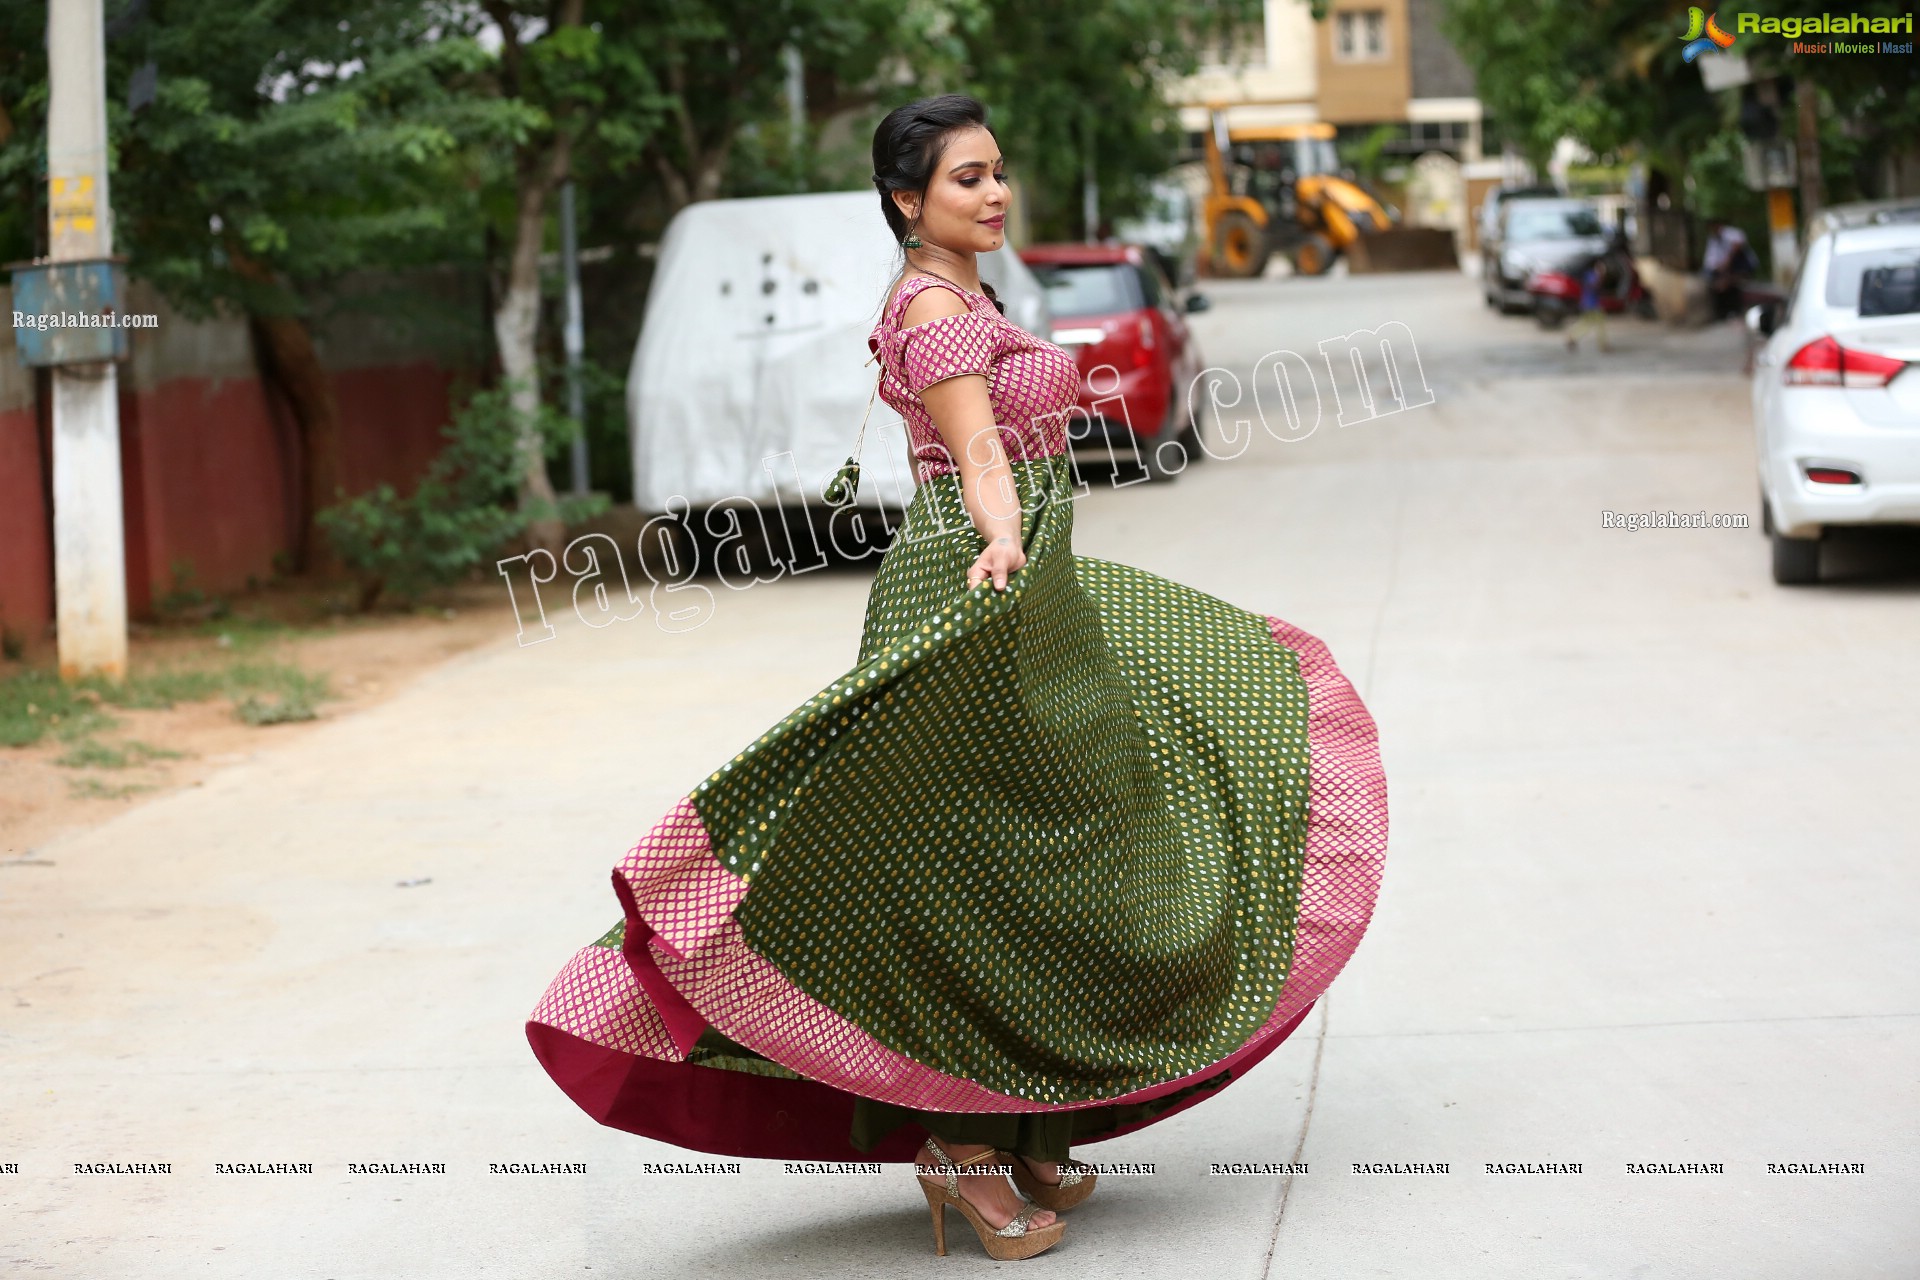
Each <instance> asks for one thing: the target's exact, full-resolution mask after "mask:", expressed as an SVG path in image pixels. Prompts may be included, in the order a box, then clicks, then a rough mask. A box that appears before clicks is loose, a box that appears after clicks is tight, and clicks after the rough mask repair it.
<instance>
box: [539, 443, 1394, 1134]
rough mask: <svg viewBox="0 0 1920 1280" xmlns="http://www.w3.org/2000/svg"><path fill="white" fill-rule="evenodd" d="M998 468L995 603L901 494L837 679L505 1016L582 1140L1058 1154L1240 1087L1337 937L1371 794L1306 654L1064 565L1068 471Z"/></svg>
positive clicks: (1143, 586)
mask: <svg viewBox="0 0 1920 1280" xmlns="http://www.w3.org/2000/svg"><path fill="white" fill-rule="evenodd" d="M1013 474H1014V484H1015V486H1016V489H1017V491H1018V496H1019V499H1020V505H1021V510H1022V518H1021V540H1022V545H1023V546H1024V547H1025V549H1026V552H1027V557H1028V559H1027V564H1026V566H1025V567H1024V568H1022V569H1020V570H1019V571H1017V572H1016V573H1014V574H1013V575H1012V577H1011V578H1010V580H1009V586H1008V589H1007V590H1006V591H1004V592H1002V591H996V590H995V589H994V588H993V586H992V584H991V583H990V582H988V583H983V584H981V585H980V586H978V587H975V588H973V589H971V590H969V589H968V588H967V586H966V576H967V571H968V568H969V566H971V564H972V563H973V561H974V560H975V559H976V558H977V557H978V555H979V553H980V550H981V549H982V548H983V547H984V545H985V542H984V540H983V539H982V538H981V537H980V535H979V534H978V532H977V531H976V530H975V529H974V527H973V525H972V522H971V520H970V519H969V518H968V516H967V513H966V509H965V505H964V503H963V502H962V500H961V497H960V492H959V486H958V483H957V482H956V481H955V480H954V479H953V478H952V477H946V478H936V479H932V480H929V481H927V482H925V483H923V484H921V485H920V486H919V488H918V489H917V490H916V491H915V494H914V496H913V499H912V502H911V504H910V505H909V507H908V509H907V512H906V515H905V519H904V522H903V525H902V527H901V528H900V530H899V531H898V533H897V534H896V536H895V538H894V540H893V542H892V544H891V546H890V547H889V549H888V551H887V553H886V555H885V556H884V557H883V558H882V561H881V564H880V566H879V570H878V572H877V574H876V576H875V579H874V583H873V587H872V591H871V593H870V595H869V598H868V603H867V609H866V618H865V626H864V628H863V631H862V635H861V643H860V649H859V655H858V658H857V661H856V662H855V664H854V666H853V667H852V668H851V669H850V670H849V671H848V672H847V673H846V674H845V675H844V676H843V677H842V678H840V679H838V680H836V681H834V682H833V683H832V684H830V685H829V686H828V687H827V688H826V689H823V690H821V691H820V692H819V693H818V694H816V695H815V696H814V697H812V698H810V699H808V700H807V701H806V702H805V703H803V704H802V705H801V706H799V707H798V708H796V709H795V710H794V711H793V712H792V713H790V714H789V715H788V716H786V717H785V718H784V719H782V720H781V721H780V723H778V724H777V725H775V726H773V727H772V728H771V729H769V730H768V731H767V732H766V733H764V734H762V735H761V736H760V737H759V738H758V739H757V740H756V741H755V742H753V743H751V744H750V745H749V746H747V748H746V749H745V750H743V751H742V752H740V753H739V754H738V755H736V756H735V757H734V758H733V759H732V760H731V761H728V762H726V763H724V764H723V765H721V767H720V768H719V769H717V770H715V771H714V772H713V773H712V774H711V775H709V776H708V777H707V778H706V780H705V781H703V782H702V783H700V784H699V786H698V787H696V788H695V789H694V790H693V791H692V792H690V793H689V794H688V796H687V797H686V799H685V800H684V801H683V802H682V803H681V804H680V805H679V806H676V808H675V809H674V810H673V811H672V812H670V813H669V814H668V815H667V816H666V817H665V818H663V819H661V821H660V822H659V823H658V824H657V825H656V826H655V827H654V828H653V830H652V831H651V832H650V833H649V834H648V836H647V837H646V838H644V839H643V840H642V841H641V842H640V845H639V846H637V847H636V848H635V849H634V850H633V851H632V852H630V853H629V855H628V857H627V859H626V860H625V861H624V862H623V863H622V864H621V865H620V866H619V867H617V868H616V869H615V874H614V886H615V890H616V894H617V896H618V897H619V898H620V901H621V903H622V907H623V919H622V921H621V922H620V924H618V925H616V926H615V927H614V928H613V929H612V930H611V931H609V932H608V933H607V934H605V935H604V936H603V937H602V938H600V939H599V940H598V941H597V942H596V943H595V944H593V946H591V947H589V948H586V949H585V950H584V951H583V952H582V953H581V954H580V955H577V956H576V958H575V961H574V963H573V964H571V965H570V966H569V967H568V968H567V969H566V970H564V971H563V972H562V974H561V975H560V976H559V977H557V978H556V979H554V981H553V983H552V984H551V985H550V987H549V990H548V993H547V996H546V997H545V998H544V999H543V1001H542V1003H541V1005H540V1006H539V1007H538V1008H537V1009H536V1010H535V1012H534V1015H533V1016H532V1018H530V1020H529V1025H528V1031H529V1035H530V1037H531V1038H532V1040H533V1043H534V1048H535V1051H536V1053H538V1054H539V1055H540V1056H541V1060H542V1062H543V1064H544V1065H546V1067H547V1069H548V1070H549V1072H550V1073H552V1074H553V1075H554V1076H555V1079H556V1080H557V1081H558V1082H559V1083H560V1084H561V1085H562V1087H563V1088H565V1089H567V1091H568V1092H569V1094H570V1095H571V1096H573V1097H574V1098H575V1100H576V1101H579V1102H580V1103H581V1105H582V1106H584V1107H586V1108H587V1109H588V1110H589V1111H590V1112H591V1113H593V1114H595V1115H596V1117H597V1118H599V1119H601V1120H602V1121H603V1122H604V1123H608V1124H613V1125H616V1126H618V1127H622V1128H626V1129H629V1130H632V1131H634V1132H640V1133H648V1134H651V1135H653V1136H659V1137H665V1138H667V1139H668V1140H670V1141H674V1142H676V1143H679V1144H680V1145H686V1146H692V1147H695V1148H696V1149H701V1150H710V1151H722V1150H725V1151H731V1152H734V1153H745V1154H774V1153H776V1152H779V1153H811V1154H815V1155H821V1156H824V1155H826V1154H827V1153H829V1152H832V1153H839V1154H854V1153H861V1154H869V1155H870V1154H871V1153H873V1152H876V1151H883V1152H884V1153H885V1155H886V1158H892V1159H910V1158H912V1156H911V1151H912V1148H913V1147H914V1146H917V1143H918V1136H917V1135H916V1134H915V1133H914V1132H913V1129H914V1128H915V1127H916V1126H917V1128H919V1129H924V1130H927V1131H930V1132H934V1133H935V1134H936V1135H937V1136H944V1137H948V1138H950V1139H951V1140H953V1141H984V1142H993V1143H994V1144H995V1145H1000V1146H1005V1147H1008V1148H1010V1149H1013V1150H1016V1151H1019V1152H1020V1153H1021V1154H1026V1155H1030V1156H1032V1157H1033V1158H1035V1159H1042V1160H1048V1159H1060V1158H1062V1157H1063V1156H1064V1154H1065V1148H1066V1146H1067V1145H1068V1144H1069V1143H1070V1142H1083V1141H1090V1140H1095V1139H1097V1138H1100V1137H1107V1136H1112V1135H1113V1134H1116V1133H1120V1132H1126V1131H1129V1130H1131V1129H1135V1128H1138V1127H1140V1126H1141V1125H1143V1124H1147V1123H1151V1122H1153V1121H1154V1120H1156V1119H1158V1118H1161V1117H1163V1116H1165V1115H1170V1114H1173V1113H1174V1112H1176V1111H1178V1110H1181V1109H1184V1107H1186V1106H1190V1105H1193V1104H1194V1103H1196V1102H1198V1101H1201V1100H1204V1099H1205V1098H1206V1097H1208V1096H1211V1094H1213V1093H1215V1092H1217V1091H1218V1089H1219V1088H1220V1087H1222V1086H1223V1085H1224V1084H1226V1083H1227V1082H1228V1081H1230V1080H1232V1079H1234V1078H1237V1077H1238V1075H1240V1074H1244V1071H1245V1068H1246V1067H1248V1066H1250V1065H1251V1064H1252V1063H1253V1062H1254V1061H1257V1060H1258V1058H1259V1057H1260V1056H1262V1055H1264V1053H1266V1052H1268V1051H1270V1050H1271V1049H1272V1048H1273V1046H1274V1045H1275V1044H1277V1043H1278V1042H1279V1041H1280V1040H1281V1039H1284V1037H1285V1035H1286V1033H1287V1032H1289V1031H1290V1030H1291V1029H1292V1028H1293V1027H1294V1026H1296V1025H1297V1024H1298V1023H1299V1021H1300V1019H1301V1018H1302V1017H1303V1016H1304V1014H1305V1012H1306V1009H1307V1007H1308V1006H1309V1005H1310V1004H1311V1003H1312V1001H1313V1000H1314V999H1315V998H1317V996H1318V995H1319V994H1320V992H1321V991H1323V990H1324V989H1325V987H1326V985H1327V983H1328V982H1330V981H1331V980H1332V978H1333V976H1334V974H1335V973H1337V972H1338V970H1339V968H1340V966H1341V964H1343V963H1344V961H1345V959H1346V957H1347V955H1348V954H1350V953H1351V951H1352V948H1353V945H1354V944H1355V943H1357V941H1358V938H1359V934H1360V932H1361V931H1362V930H1363V929H1364V927H1365V924H1366V919H1367V917H1368V915H1369V914H1370V912H1371V907H1372V903H1373V900H1374V895H1375V893H1376V892H1377V887H1378V882H1379V871H1380V862H1381V858H1382V857H1383V855H1384V848H1385V786H1384V780H1383V779H1382V778H1381V777H1380V772H1379V757H1378V750H1377V744H1376V742H1375V739H1374V736H1373V727H1372V722H1371V720H1369V719H1368V718H1367V716H1366V712H1365V710H1364V708H1363V707H1361V705H1360V703H1359V700H1358V698H1357V697H1355V696H1354V695H1353V691H1352V688H1351V686H1350V685H1349V684H1348V683H1347V682H1346V681H1345V680H1344V678H1342V677H1341V676H1340V674H1339V672H1338V669H1337V668H1336V667H1334V666H1333V663H1332V661H1331V658H1330V657H1328V656H1327V655H1326V653H1325V649H1324V646H1321V645H1320V644H1319V642H1318V641H1316V640H1313V639H1312V637H1310V636H1306V635H1305V634H1304V633H1301V632H1298V631H1297V630H1295V629H1293V628H1291V627H1289V626H1287V624H1285V623H1282V622H1281V621H1280V620H1279V619H1277V618H1273V617H1271V616H1268V615H1262V614H1257V613H1252V612H1249V611H1247V610H1245V609H1242V608H1239V607H1237V606H1234V605H1231V604H1228V603H1227V602H1225V601H1223V600H1220V599H1217V598H1215V597H1213V596H1210V595H1207V594H1205V593H1203V592H1200V591H1196V590H1193V589H1192V588H1188V587H1185V586H1182V585H1180V584H1178V583H1175V582H1172V581H1169V580H1167V579H1165V578H1161V577H1158V576H1156V575H1154V574H1151V573H1147V572H1145V571H1143V570H1140V569H1135V568H1132V567H1130V566H1127V565H1123V564H1118V563H1115V562H1112V561H1108V560H1103V559H1099V558H1096V557H1091V556H1082V555H1078V554H1076V553H1075V552H1074V551H1073V549H1072V530H1073V513H1074V503H1073V500H1072V499H1073V496H1074V487H1075V483H1076V480H1075V476H1074V474H1073V471H1072V467H1071V464H1070V463H1069V461H1068V459H1067V458H1066V457H1065V456H1058V457H1052V458H1043V459H1039V460H1036V461H1033V462H1027V463H1020V462H1016V463H1015V466H1014V471H1013ZM1316 822H1317V825H1316ZM1303 890H1304V893H1303ZM1303 938H1304V939H1305V941H1306V945H1307V950H1308V953H1309V954H1307V955H1306V956H1305V957H1304V958H1305V960H1306V961H1307V963H1306V964H1304V965H1302V964H1301V963H1299V961H1300V960H1301V959H1302V957H1300V956H1298V955H1297V954H1296V952H1297V951H1298V949H1299V948H1300V946H1301V943H1302V940H1303ZM691 1072H701V1073H705V1074H701V1075H690V1074H689V1073H691ZM721 1076H724V1077H726V1079H724V1080H720V1079H717V1078H716V1077H721ZM796 1109H798V1111H800V1112H804V1113H805V1114H806V1116H807V1117H811V1118H810V1119H809V1118H801V1119H796V1118H795V1117H796ZM723 1111H724V1112H725V1113H726V1115H724V1116H722V1115H720V1114H718V1113H720V1112H723ZM908 1122H911V1124H909V1123H908ZM829 1127H831V1128H832V1129H833V1130H835V1132H833V1133H831V1134H829V1133H828V1132H827V1130H828V1128H829Z"/></svg>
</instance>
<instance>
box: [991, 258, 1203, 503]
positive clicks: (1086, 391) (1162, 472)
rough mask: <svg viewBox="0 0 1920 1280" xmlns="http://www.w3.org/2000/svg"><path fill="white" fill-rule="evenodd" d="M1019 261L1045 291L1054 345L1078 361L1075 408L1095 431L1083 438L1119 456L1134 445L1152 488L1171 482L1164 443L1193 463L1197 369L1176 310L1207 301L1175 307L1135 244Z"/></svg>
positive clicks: (1169, 289)
mask: <svg viewBox="0 0 1920 1280" xmlns="http://www.w3.org/2000/svg"><path fill="white" fill-rule="evenodd" d="M1020 260H1021V261H1022V262H1024V263H1026V264H1027V266H1028V268H1029V269H1031V270H1032V272H1033V274H1034V275H1035V277H1037V278H1038V279H1039V281H1040V283H1041V285H1042V286H1043V287H1045V289H1046V291H1047V294H1046V296H1047V303H1048V305H1049V307H1051V309H1052V311H1053V341H1054V342H1055V343H1057V344H1058V345H1060V346H1062V347H1065V348H1066V349H1067V350H1068V351H1071V352H1073V353H1074V356H1075V358H1076V359H1077V360H1078V361H1079V363H1080V407H1081V408H1082V409H1084V410H1086V412H1087V415H1088V417H1089V418H1090V420H1091V423H1092V429H1091V434H1089V435H1088V436H1087V437H1086V440H1087V441H1106V442H1108V444H1109V446H1110V447H1111V448H1113V449H1114V450H1115V451H1116V457H1120V458H1124V457H1125V451H1126V450H1127V449H1128V448H1129V447H1130V446H1131V445H1132V443H1133V442H1134V441H1136V440H1137V441H1138V444H1139V450H1140V460H1141V462H1143V463H1144V464H1145V466H1146V470H1147V474H1148V475H1149V476H1150V477H1152V478H1153V479H1155V480H1165V479H1169V478H1171V477H1172V476H1173V475H1175V474H1177V471H1176V470H1173V469H1169V467H1168V466H1167V461H1168V460H1167V459H1163V458H1162V457H1161V454H1160V449H1159V446H1160V445H1161V444H1162V443H1163V442H1165V441H1167V440H1178V441H1180V443H1181V444H1182V446H1183V447H1184V448H1185V449H1186V453H1187V460H1188V462H1193V461H1196V460H1197V459H1198V457H1199V454H1200V448H1199V441H1198V437H1197V434H1196V431H1195V427H1194V423H1193V420H1192V418H1191V417H1190V415H1189V411H1188V405H1187V389H1188V388H1189V387H1190V386H1192V385H1193V381H1194V379H1195V378H1197V377H1198V376H1199V375H1200V370H1201V369H1202V368H1203V367H1204V365H1203V363H1202V361H1201V359H1200V352H1199V349H1198V348H1197V347H1196V346H1195V344H1194V341H1193V334H1192V332H1191V331H1190V330H1189V329H1188V328H1187V321H1186V316H1185V315H1184V314H1183V312H1191V311H1204V310H1206V309H1207V306H1208V302H1207V299H1206V298H1205V297H1204V296H1202V295H1200V294H1197V293H1193V294H1188V295H1187V299H1186V303H1185V305H1184V306H1181V305H1179V304H1177V303H1176V300H1175V290H1174V286H1173V283H1172V282H1171V281H1170V280H1169V279H1168V278H1167V273H1166V271H1165V270H1164V269H1163V268H1162V266H1161V265H1160V260H1159V257H1158V255H1156V254H1155V253H1154V252H1152V251H1151V250H1149V249H1145V248H1142V247H1141V246H1139V245H1132V244H1038V245H1032V246H1030V247H1028V248H1026V249H1022V250H1021V251H1020ZM1072 430H1073V431H1076V432H1077V431H1084V430H1086V428H1084V427H1081V426H1078V425H1075V426H1073V427H1072ZM1073 443H1075V444H1080V443H1082V440H1081V439H1080V438H1078V437H1076V438H1075V439H1074V441H1073ZM1168 452H1169V454H1171V452H1172V451H1171V450H1169V451H1168Z"/></svg>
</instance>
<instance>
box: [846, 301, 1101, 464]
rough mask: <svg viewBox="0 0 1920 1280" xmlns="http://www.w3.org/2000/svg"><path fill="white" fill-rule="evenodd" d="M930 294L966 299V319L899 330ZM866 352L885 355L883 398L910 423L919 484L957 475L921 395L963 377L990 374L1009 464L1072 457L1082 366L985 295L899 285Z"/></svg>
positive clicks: (950, 318)
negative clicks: (1072, 420)
mask: <svg viewBox="0 0 1920 1280" xmlns="http://www.w3.org/2000/svg"><path fill="white" fill-rule="evenodd" d="M930 287H937V288H942V289H951V290H952V291H953V292H954V293H956V294H958V295H959V296H960V297H961V298H962V299H964V300H965V302H966V304H967V310H966V312H965V313H963V314H960V315H951V316H940V317H938V318H936V319H933V320H928V321H926V322H925V323H923V324H916V325H909V326H907V327H906V328H904V329H902V328H900V327H899V325H900V317H901V316H902V315H904V314H905V313H906V309H907V304H908V303H909V302H911V301H913V298H914V295H916V294H918V293H919V292H920V291H921V290H922V289H926V288H930ZM867 346H868V348H869V349H871V350H873V351H875V352H877V353H878V354H879V356H880V367H881V374H880V398H881V399H883V400H885V401H886V402H887V403H888V404H889V405H891V406H892V407H893V409H894V411H895V412H897V413H898V414H899V415H900V416H901V417H902V418H904V419H905V420H906V424H907V447H908V451H909V452H910V453H911V454H912V456H913V459H914V472H915V478H914V483H915V484H923V483H925V482H926V481H927V480H929V479H931V478H933V477H934V476H941V475H947V474H950V473H951V472H952V471H953V470H954V466H953V461H952V459H951V458H950V457H949V456H948V453H947V447H946V444H945V443H944V442H943V441H942V440H941V438H940V431H939V428H937V427H935V426H934V424H933V415H932V414H931V413H928V412H927V406H926V405H925V404H923V403H922V402H921V400H920V393H921V392H922V391H924V390H925V389H926V388H928V387H930V386H932V385H933V384H934V383H936V382H939V381H941V380H942V379H945V378H951V377H955V376H956V375H959V374H964V373H981V374H985V375H986V378H987V398H988V400H989V401H990V402H991V403H992V405H993V420H994V423H995V425H997V426H998V427H999V428H1000V443H1001V447H1002V448H1004V449H1005V450H1006V454H1007V458H1008V460H1010V461H1019V460H1022V459H1034V458H1046V457H1053V456H1056V455H1058V454H1062V453H1065V452H1066V451H1067V411H1068V410H1069V409H1071V408H1072V407H1073V405H1074V403H1075V401H1076V400H1077V399H1078V397H1079V391H1080V370H1079V366H1078V365H1077V363H1076V362H1075V361H1074V358H1073V357H1072V356H1071V355H1069V354H1068V353H1067V352H1066V351H1064V350H1062V349H1061V348H1059V347H1057V346H1055V345H1054V344H1053V343H1051V342H1047V341H1044V340H1042V339H1040V338H1036V337H1034V336H1033V335H1032V334H1031V333H1028V332H1027V331H1026V330H1025V329H1022V328H1021V327H1020V326H1019V325H1017V324H1015V323H1013V321H1011V320H1009V319H1007V318H1006V317H1005V316H1003V315H1001V314H1000V310H999V308H997V307H995V306H994V305H993V300H992V299H991V298H989V297H987V295H986V294H984V293H969V292H968V291H967V290H965V289H962V288H960V287H959V286H958V285H956V284H952V283H950V282H948V281H945V280H940V279H936V278H934V277H932V276H916V277H914V278H913V279H911V280H909V281H907V282H906V283H905V284H904V285H902V286H900V292H899V293H898V294H896V295H895V296H894V298H893V301H892V303H891V304H890V305H889V306H888V307H887V309H886V311H885V313H884V314H882V315H881V317H880V323H879V324H877V325H875V326H874V329H873V332H872V333H871V334H869V335H868V336H867Z"/></svg>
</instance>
